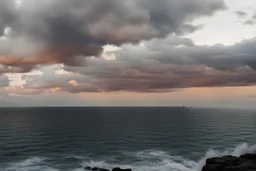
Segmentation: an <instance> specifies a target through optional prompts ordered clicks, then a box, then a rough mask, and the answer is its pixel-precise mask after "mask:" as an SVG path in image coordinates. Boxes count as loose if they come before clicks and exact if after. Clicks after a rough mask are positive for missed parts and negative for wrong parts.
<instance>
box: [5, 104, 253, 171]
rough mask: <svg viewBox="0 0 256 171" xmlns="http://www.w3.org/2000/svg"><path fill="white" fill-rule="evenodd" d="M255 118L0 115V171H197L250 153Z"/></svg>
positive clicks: (222, 114)
mask: <svg viewBox="0 0 256 171" xmlns="http://www.w3.org/2000/svg"><path fill="white" fill-rule="evenodd" d="M255 133H256V111H255V110H234V109H233V110H231V109H230V110H227V109H196V108H179V107H178V108H171V107H170V108H168V107H133V108H132V107H130V108H125V107H84V108H69V107H66V108H2V109H0V171H55V170H56V171H62V170H63V171H80V170H84V167H85V166H91V167H102V168H107V169H111V168H113V167H122V168H131V169H132V170H134V171H200V170H201V169H202V167H203V165H204V164H205V160H206V158H209V157H214V156H223V155H228V154H232V155H236V156H239V155H241V154H245V153H251V152H256V146H255V145H254V144H256V134H255Z"/></svg>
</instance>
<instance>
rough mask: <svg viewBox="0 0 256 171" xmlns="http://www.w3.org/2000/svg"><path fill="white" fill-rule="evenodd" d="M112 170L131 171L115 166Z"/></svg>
mask: <svg viewBox="0 0 256 171" xmlns="http://www.w3.org/2000/svg"><path fill="white" fill-rule="evenodd" d="M112 171H132V169H121V168H119V167H116V168H114V169H112Z"/></svg>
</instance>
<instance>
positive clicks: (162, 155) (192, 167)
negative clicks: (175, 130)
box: [1, 143, 256, 171]
mask: <svg viewBox="0 0 256 171" xmlns="http://www.w3.org/2000/svg"><path fill="white" fill-rule="evenodd" d="M246 153H256V145H252V146H250V145H248V144H247V143H244V144H241V145H238V146H236V147H235V148H233V149H228V150H225V151H222V152H221V151H217V150H212V149H211V150H209V151H207V152H206V154H205V155H204V156H203V157H202V158H201V159H200V160H199V161H197V162H195V161H192V160H189V159H186V158H184V157H181V156H173V155H170V154H169V153H167V152H165V151H158V150H146V151H140V152H134V153H125V156H126V157H127V158H129V159H133V160H132V161H133V162H130V163H129V164H118V163H117V162H115V163H114V162H113V161H112V162H111V161H108V160H106V161H103V160H101V161H93V160H90V159H88V158H87V157H83V156H71V155H70V156H68V157H67V158H74V159H76V160H79V161H81V163H80V167H78V168H73V169H71V170H73V171H82V170H84V167H85V166H91V167H100V168H107V169H111V168H114V167H121V168H131V169H132V170H133V171H159V170H160V171H170V170H172V171H201V169H202V167H203V166H204V165H205V161H206V159H207V158H211V157H218V156H224V155H234V156H240V155H243V154H246ZM108 159H109V158H108ZM9 170H11V171H35V170H39V171H40V170H42V171H59V169H57V168H55V167H52V166H49V165H48V163H47V162H46V159H45V158H42V157H32V158H29V159H26V160H24V161H20V162H15V163H10V164H9V165H8V167H6V168H4V169H1V171H9Z"/></svg>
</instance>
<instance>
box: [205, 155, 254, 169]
mask: <svg viewBox="0 0 256 171" xmlns="http://www.w3.org/2000/svg"><path fill="white" fill-rule="evenodd" d="M202 171H256V154H245V155H242V156H240V157H235V156H224V157H214V158H210V159H207V160H206V165H205V166H204V167H203V169H202Z"/></svg>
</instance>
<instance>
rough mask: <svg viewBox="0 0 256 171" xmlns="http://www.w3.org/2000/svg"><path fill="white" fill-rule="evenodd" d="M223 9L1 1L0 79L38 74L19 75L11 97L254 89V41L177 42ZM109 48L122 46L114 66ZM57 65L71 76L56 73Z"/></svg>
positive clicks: (195, 4)
mask: <svg viewBox="0 0 256 171" xmlns="http://www.w3.org/2000/svg"><path fill="white" fill-rule="evenodd" d="M224 8H225V4H224V2H223V1H222V0H207V1H205V0H180V1H177V0H158V1H156V0H130V1H127V0H119V1H117V0H93V1H92V0H72V1H70V0H37V1H35V0H26V1H24V2H23V4H22V5H21V6H17V5H15V2H14V0H0V14H1V15H0V33H1V34H2V38H0V64H1V67H0V74H4V73H13V72H29V71H30V70H32V69H39V70H43V75H42V76H39V75H24V76H23V79H24V80H26V84H25V85H24V87H23V88H22V89H21V90H19V91H17V93H20V94H29V95H31V94H38V93H42V92H45V91H53V92H56V91H67V92H70V93H81V92H111V91H136V92H166V91H173V89H177V88H187V87H210V86H249V85H254V84H255V83H256V77H255V74H256V71H255V69H256V57H255V54H256V50H255V47H256V39H255V38H254V39H251V40H246V41H243V42H240V43H237V44H235V45H232V46H224V45H221V44H219V45H214V46H198V45H196V44H195V43H194V42H193V41H192V40H190V39H187V38H182V36H181V35H184V34H186V33H191V32H193V31H195V30H197V29H198V28H200V26H198V25H193V24H191V21H193V20H194V19H196V18H199V17H201V16H209V15H212V14H213V13H214V12H215V11H217V10H221V9H224ZM131 11H132V12H131ZM240 14H241V13H240ZM107 44H114V45H117V46H119V47H120V50H118V51H115V52H113V53H114V55H115V56H116V60H112V61H109V60H105V59H103V58H101V57H100V56H101V53H102V47H103V46H104V45H107ZM92 56H93V57H92ZM61 63H63V64H64V70H66V71H68V72H70V73H69V74H62V75H60V74H56V71H57V70H60V69H62V67H60V66H58V65H52V64H61ZM85 64H86V65H85ZM0 82H1V84H2V86H5V85H7V84H8V81H7V80H6V78H5V76H2V78H1V77H0Z"/></svg>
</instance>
